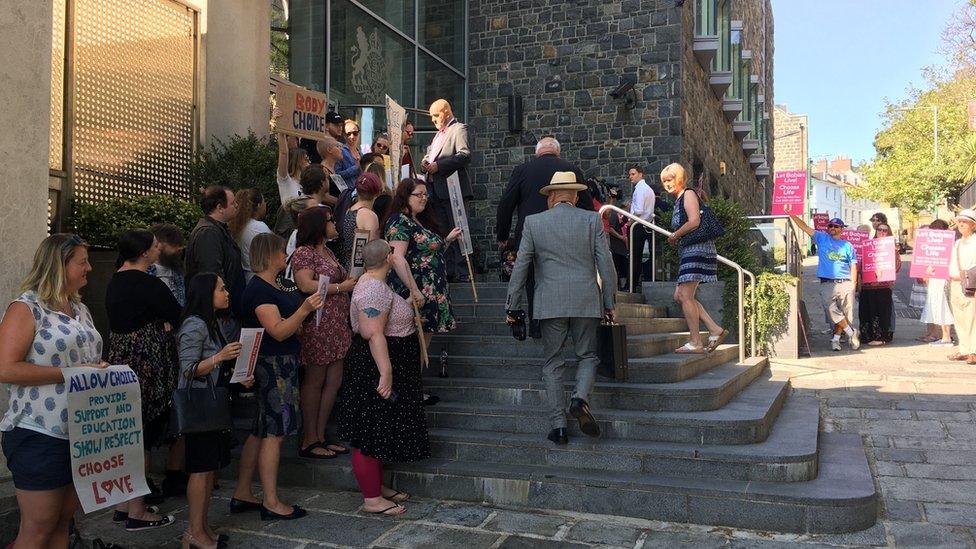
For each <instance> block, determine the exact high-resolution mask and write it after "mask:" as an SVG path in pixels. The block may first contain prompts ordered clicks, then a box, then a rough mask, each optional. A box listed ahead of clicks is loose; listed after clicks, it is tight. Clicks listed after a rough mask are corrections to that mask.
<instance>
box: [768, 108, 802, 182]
mask: <svg viewBox="0 0 976 549" xmlns="http://www.w3.org/2000/svg"><path fill="white" fill-rule="evenodd" d="M801 127H802V129H801ZM809 131H810V129H809V125H808V122H807V115H805V114H793V113H791V112H790V111H789V110H788V109H787V108H786V106H785V105H776V107H775V108H774V109H773V134H774V135H776V136H782V137H777V138H776V142H775V143H776V144H775V154H776V162H775V164H773V171H774V172H776V171H782V170H805V169H806V164H807V138H808V137H807V136H808V133H807V132H809Z"/></svg>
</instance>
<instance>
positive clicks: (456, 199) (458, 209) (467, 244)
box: [447, 172, 474, 255]
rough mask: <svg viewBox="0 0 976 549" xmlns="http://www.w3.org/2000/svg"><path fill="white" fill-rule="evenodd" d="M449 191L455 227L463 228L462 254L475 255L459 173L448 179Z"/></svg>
mask: <svg viewBox="0 0 976 549" xmlns="http://www.w3.org/2000/svg"><path fill="white" fill-rule="evenodd" d="M447 190H448V192H449V193H450V194H451V213H452V214H453V215H454V226H455V227H460V228H461V242H460V243H459V244H460V246H461V254H462V255H470V254H472V253H474V249H473V248H472V247H471V231H470V230H469V229H468V213H467V212H466V211H464V198H463V197H462V195H461V179H460V178H458V174H457V172H454V173H452V174H451V175H449V176H448V177H447Z"/></svg>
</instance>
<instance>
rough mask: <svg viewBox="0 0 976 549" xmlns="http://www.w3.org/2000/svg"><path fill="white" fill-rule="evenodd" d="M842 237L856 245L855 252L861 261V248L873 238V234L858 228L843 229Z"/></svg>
mask: <svg viewBox="0 0 976 549" xmlns="http://www.w3.org/2000/svg"><path fill="white" fill-rule="evenodd" d="M840 237H841V238H843V239H844V240H846V241H848V242H850V243H851V245H852V246H854V253H856V254H857V260H858V261H859V262H860V261H861V258H862V257H863V254H862V253H861V248H862V247H863V246H864V243H865V242H867V241H868V240H870V239H871V235H870V234H869V233H866V232H864V231H858V230H857V229H844V230H843V231H841V235H840Z"/></svg>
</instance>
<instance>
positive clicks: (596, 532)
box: [80, 261, 976, 549]
mask: <svg viewBox="0 0 976 549" xmlns="http://www.w3.org/2000/svg"><path fill="white" fill-rule="evenodd" d="M813 269H815V266H814V264H813V263H811V262H809V261H808V263H807V265H806V268H805V270H806V271H807V275H806V276H805V279H806V280H807V288H808V290H807V294H808V296H810V295H812V296H813V298H812V299H811V298H810V297H808V299H807V303H808V310H809V311H810V312H811V314H810V316H811V322H812V327H811V332H812V333H811V335H810V338H811V346H812V348H813V354H812V356H811V357H809V358H804V359H801V360H778V359H777V360H774V361H773V364H772V366H771V367H772V369H773V370H774V371H775V372H776V373H777V374H778V373H784V374H789V375H790V376H791V377H792V383H793V386H794V390H795V392H796V393H797V394H800V395H813V396H816V397H817V398H819V400H820V402H821V413H822V418H823V429H824V430H826V431H842V432H850V433H859V434H860V435H861V436H862V439H863V440H864V443H865V448H866V450H867V454H868V458H869V461H870V462H871V467H872V471H873V473H874V477H875V480H876V485H877V486H878V489H879V492H880V493H881V496H882V510H881V516H880V517H879V521H878V523H877V524H876V525H875V526H874V527H872V528H870V529H868V530H865V531H863V532H856V533H852V534H842V535H795V534H774V533H768V532H755V531H747V530H737V529H730V528H716V527H708V526H698V525H689V524H677V523H664V522H657V521H647V520H639V519H631V518H623V517H612V516H602V515H585V514H580V513H568V512H559V511H552V510H538V511H527V510H517V509H502V508H497V507H488V506H481V505H474V504H470V503H461V502H451V501H434V500H426V499H420V498H416V499H414V500H412V501H411V502H409V504H408V509H409V512H408V513H407V515H406V517H405V518H398V519H393V518H377V517H375V516H365V515H362V514H359V513H358V512H357V509H358V505H359V503H360V502H361V500H360V499H359V496H358V495H357V494H354V493H350V492H322V491H318V490H315V491H313V490H305V489H298V488H285V489H283V490H282V492H283V498H284V499H285V501H290V502H298V503H301V504H302V505H303V506H304V507H306V508H307V509H309V511H310V515H309V517H306V518H304V519H301V520H298V521H294V522H262V521H261V520H260V519H259V518H258V517H257V515H256V514H252V515H230V514H228V513H227V499H226V498H228V497H229V494H230V483H229V482H227V481H224V484H225V487H224V488H223V489H222V490H220V491H219V492H218V493H217V494H216V495H215V500H214V503H213V508H212V511H211V521H212V523H213V524H215V525H216V526H217V529H218V531H220V532H225V533H227V534H229V535H230V536H231V539H232V542H231V545H230V546H231V547H255V548H262V549H267V548H272V547H273V548H278V547H281V548H312V547H380V548H387V547H388V548H424V547H431V548H441V547H465V548H466V549H476V548H491V549H494V548H505V549H510V548H541V549H547V548H584V547H600V548H610V547H628V548H635V549H640V548H675V547H682V548H706V549H711V548H719V547H722V548H735V549H753V548H755V549H780V548H782V549H786V548H793V547H799V548H801V549H813V548H824V547H897V548H905V549H907V548H915V547H938V548H954V547H970V548H976V541H974V539H976V422H974V418H976V405H974V397H973V395H974V394H976V367H971V366H967V365H965V364H960V363H950V362H949V361H946V360H944V358H943V357H944V356H945V355H946V354H948V351H949V350H948V349H945V348H937V347H930V346H928V345H925V344H921V343H917V342H916V341H914V339H915V337H917V336H919V335H921V333H922V332H923V328H922V326H921V325H920V324H919V323H918V321H917V320H913V319H912V318H911V317H912V316H914V315H913V314H912V313H911V311H909V310H908V309H907V307H905V305H904V303H905V302H906V301H907V295H905V294H904V292H896V313H897V315H898V321H897V328H896V336H895V341H894V342H893V343H892V344H891V345H886V346H883V347H868V346H864V347H862V349H861V350H860V351H850V350H848V349H847V348H846V347H845V350H844V351H842V352H839V353H835V352H831V351H830V350H829V339H828V336H824V335H821V334H819V331H820V330H821V329H823V328H824V327H825V325H824V321H823V318H822V315H820V314H817V312H818V311H819V310H820V309H819V304H818V303H817V301H816V294H815V293H813V292H812V291H811V290H810V288H815V286H813V285H814V284H816V283H817V281H816V279H815V278H812V275H813V273H814V271H813ZM907 270H908V263H907V262H906V263H905V266H904V269H903V271H904V272H907ZM904 272H903V275H902V276H904ZM899 294H901V295H899ZM163 511H164V512H166V513H174V514H176V516H177V518H178V519H179V524H177V525H174V526H171V527H169V528H167V529H165V530H164V531H158V530H157V531H152V532H144V533H137V534H128V533H126V532H125V531H124V530H122V529H121V528H119V527H118V526H115V525H112V524H111V521H110V518H109V514H108V513H101V514H95V515H91V516H88V517H85V518H84V519H83V520H82V522H81V524H80V527H81V530H82V532H83V533H84V535H85V536H87V537H91V536H99V537H101V538H102V539H104V540H105V541H113V542H115V543H119V544H122V545H124V546H125V547H173V546H177V545H178V539H179V536H180V534H181V533H182V531H183V530H184V529H185V528H186V522H185V520H186V502H185V500H175V501H174V502H173V503H167V504H164V507H163Z"/></svg>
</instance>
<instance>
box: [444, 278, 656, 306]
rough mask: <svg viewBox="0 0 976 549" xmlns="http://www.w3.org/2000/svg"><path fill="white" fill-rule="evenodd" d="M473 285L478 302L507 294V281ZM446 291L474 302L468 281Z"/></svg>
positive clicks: (620, 298) (631, 298) (631, 297)
mask: <svg viewBox="0 0 976 549" xmlns="http://www.w3.org/2000/svg"><path fill="white" fill-rule="evenodd" d="M475 285H476V286H477V288H478V301H479V302H491V301H496V302H502V303H504V302H505V298H506V296H507V295H508V283H507V282H478V283H476V284H475ZM448 292H450V296H451V301H452V302H456V303H473V302H474V294H473V293H472V292H471V284H470V283H460V282H455V283H453V284H449V285H448ZM615 299H616V300H617V303H644V296H643V295H641V294H632V293H629V292H617V293H616V295H615Z"/></svg>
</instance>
